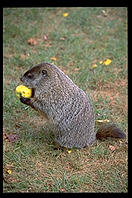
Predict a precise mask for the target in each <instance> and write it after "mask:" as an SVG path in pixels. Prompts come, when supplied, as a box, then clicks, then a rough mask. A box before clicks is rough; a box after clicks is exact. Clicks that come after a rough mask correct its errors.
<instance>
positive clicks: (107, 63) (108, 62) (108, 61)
mask: <svg viewBox="0 0 132 198" xmlns="http://www.w3.org/2000/svg"><path fill="white" fill-rule="evenodd" d="M111 62H112V60H110V59H106V60H105V61H104V65H106V66H107V65H109V64H110V63H111Z"/></svg>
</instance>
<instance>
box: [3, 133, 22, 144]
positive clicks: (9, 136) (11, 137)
mask: <svg viewBox="0 0 132 198" xmlns="http://www.w3.org/2000/svg"><path fill="white" fill-rule="evenodd" d="M6 137H7V139H8V140H9V142H15V141H17V140H19V139H20V137H19V136H18V135H17V134H6Z"/></svg>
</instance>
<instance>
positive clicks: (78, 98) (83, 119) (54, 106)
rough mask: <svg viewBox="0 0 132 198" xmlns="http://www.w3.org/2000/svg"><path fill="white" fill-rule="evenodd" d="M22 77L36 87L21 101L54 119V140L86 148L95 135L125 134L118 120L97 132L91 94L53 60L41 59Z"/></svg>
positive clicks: (28, 83) (101, 136)
mask: <svg viewBox="0 0 132 198" xmlns="http://www.w3.org/2000/svg"><path fill="white" fill-rule="evenodd" d="M20 80H21V81H22V82H23V84H24V85H25V86H27V87H28V88H30V89H32V90H33V96H32V98H24V97H22V96H21V97H20V101H21V102H22V103H24V104H26V105H29V106H31V107H32V108H34V109H36V110H37V111H40V112H42V113H43V114H44V116H46V117H47V118H48V119H49V120H50V121H52V123H53V126H54V131H53V133H54V136H55V141H56V142H57V143H59V145H61V146H63V147H66V148H73V147H75V148H83V147H86V146H90V145H92V144H93V143H94V142H95V141H96V139H102V138H106V137H109V136H110V137H114V138H125V137H126V135H125V133H124V132H123V131H122V130H121V129H119V128H118V127H116V125H115V124H108V125H105V126H102V127H101V128H100V129H99V130H98V131H97V133H95V131H94V124H95V121H94V111H93V106H92V104H91V102H90V100H89V98H88V96H87V95H86V93H85V92H84V91H83V90H81V89H80V88H79V87H78V86H77V85H75V84H74V83H73V81H72V80H71V79H70V78H69V77H68V76H67V75H65V74H64V73H63V72H62V71H61V70H60V69H59V68H58V67H57V66H55V65H54V64H51V63H46V62H44V63H40V64H38V65H36V66H34V67H32V68H31V69H29V70H28V71H27V72H26V73H25V74H24V75H23V77H22V78H21V79H20Z"/></svg>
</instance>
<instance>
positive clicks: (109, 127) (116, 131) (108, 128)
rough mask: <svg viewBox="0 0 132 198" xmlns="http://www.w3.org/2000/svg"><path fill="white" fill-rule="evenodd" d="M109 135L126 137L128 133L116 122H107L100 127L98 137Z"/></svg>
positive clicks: (102, 137)
mask: <svg viewBox="0 0 132 198" xmlns="http://www.w3.org/2000/svg"><path fill="white" fill-rule="evenodd" d="M107 137H112V138H123V139H125V138H126V134H125V133H124V132H123V131H122V130H121V129H120V128H118V127H117V126H116V125H115V124H105V125H103V126H101V127H100V128H99V129H98V131H97V133H96V138H97V139H100V140H101V139H104V138H107Z"/></svg>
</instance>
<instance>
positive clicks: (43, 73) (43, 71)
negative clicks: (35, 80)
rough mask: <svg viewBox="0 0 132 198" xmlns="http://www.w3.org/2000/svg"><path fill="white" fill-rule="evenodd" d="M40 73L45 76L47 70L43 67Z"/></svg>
mask: <svg viewBox="0 0 132 198" xmlns="http://www.w3.org/2000/svg"><path fill="white" fill-rule="evenodd" d="M42 75H43V76H44V77H45V76H47V71H46V70H45V69H43V70H42Z"/></svg>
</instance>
